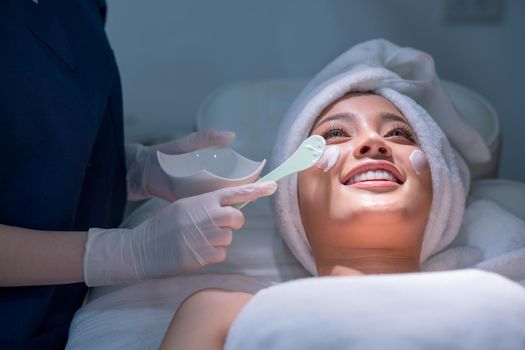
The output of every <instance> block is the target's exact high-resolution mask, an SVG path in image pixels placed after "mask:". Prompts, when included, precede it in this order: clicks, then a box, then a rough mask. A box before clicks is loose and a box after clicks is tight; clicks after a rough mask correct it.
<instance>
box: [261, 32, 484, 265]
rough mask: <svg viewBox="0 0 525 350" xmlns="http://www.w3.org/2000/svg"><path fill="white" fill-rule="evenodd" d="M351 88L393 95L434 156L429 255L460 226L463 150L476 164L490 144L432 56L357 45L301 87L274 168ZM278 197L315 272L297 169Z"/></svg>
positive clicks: (302, 256)
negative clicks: (466, 117)
mask: <svg viewBox="0 0 525 350" xmlns="http://www.w3.org/2000/svg"><path fill="white" fill-rule="evenodd" d="M352 91H354V92H359V91H361V92H374V93H375V94H378V95H381V96H383V97H385V98H386V99H388V100H389V101H390V102H392V103H393V104H394V105H395V106H396V107H397V108H398V109H399V110H400V111H401V112H402V113H403V115H404V116H405V117H406V118H407V120H408V121H409V123H410V125H411V126H412V128H413V129H414V131H415V132H416V134H417V136H418V139H419V140H420V143H421V148H422V150H423V152H424V153H425V155H426V156H427V158H428V160H429V164H430V172H431V176H432V189H433V198H432V205H431V209H430V215H429V219H428V222H427V226H426V229H425V233H424V237H423V246H422V249H421V258H420V261H421V262H423V261H425V260H426V259H427V258H429V257H430V256H431V255H433V254H435V253H437V252H439V251H440V250H442V249H443V248H445V247H446V246H447V245H448V244H449V243H450V242H451V241H452V240H453V239H454V237H455V236H456V235H457V233H458V231H459V228H460V225H461V221H462V217H463V213H464V207H465V197H466V193H467V192H468V188H469V185H470V174H469V171H468V168H467V166H466V164H465V162H464V161H463V159H462V157H464V158H465V159H466V160H467V161H468V162H469V163H472V164H474V163H480V162H485V161H487V160H488V159H490V153H489V150H488V148H487V146H486V145H485V143H484V142H483V140H482V139H481V136H480V135H479V134H478V133H477V132H476V131H475V130H474V129H472V128H471V127H470V126H469V125H468V124H466V123H465V122H463V120H462V119H460V117H459V116H458V114H457V112H456V110H455V109H454V106H453V105H452V103H451V101H450V99H449V98H448V96H447V95H446V93H445V91H444V90H443V88H442V86H441V83H440V81H439V78H438V76H437V74H436V72H435V69H434V61H433V59H432V57H431V56H430V55H428V54H426V53H424V52H421V51H418V50H415V49H412V48H402V47H399V46H397V45H394V44H392V43H390V42H388V41H386V40H383V39H378V40H371V41H367V42H364V43H362V44H359V45H356V46H354V47H352V48H351V49H350V50H348V51H347V52H345V53H343V54H342V55H341V56H339V57H338V58H336V59H335V60H334V61H333V62H331V63H330V64H328V66H326V67H325V68H324V69H323V70H322V71H321V72H320V73H319V74H317V75H316V76H315V77H314V79H313V80H312V81H311V82H310V83H309V84H308V85H307V86H306V87H305V88H304V89H303V91H302V92H301V93H300V94H299V96H298V97H297V98H296V99H295V101H294V103H293V104H292V106H291V107H290V109H289V110H288V112H287V113H286V115H285V117H284V119H283V121H282V123H281V126H280V128H279V133H278V135H277V143H276V145H275V147H274V150H273V154H272V161H271V163H272V165H273V167H275V166H277V165H279V164H281V163H282V162H283V161H285V160H286V159H287V158H288V157H289V156H290V155H291V154H292V153H293V152H294V151H295V150H296V149H297V147H298V146H299V145H300V143H301V142H302V141H303V140H304V139H305V138H306V137H308V134H309V133H310V130H311V128H312V126H313V124H314V122H315V121H316V119H317V118H318V116H319V115H320V114H321V112H322V111H323V110H324V109H325V108H326V107H327V106H329V105H330V104H331V103H333V102H334V101H336V100H337V99H339V98H340V97H342V96H343V95H345V94H346V93H348V92H352ZM438 125H439V126H438ZM445 135H446V136H445ZM449 140H450V143H449ZM451 144H452V146H453V147H454V148H452V146H451ZM456 151H457V152H459V154H460V155H461V156H460V155H459V154H458V153H456ZM273 200H274V212H275V216H276V221H277V226H278V228H279V231H280V232H281V234H282V236H283V238H284V240H285V241H286V243H287V245H288V247H289V248H290V249H291V251H292V252H293V254H294V255H295V257H296V258H297V259H298V260H299V261H300V262H301V263H302V265H303V266H304V267H305V268H306V269H307V270H308V271H309V272H310V273H312V274H314V275H316V274H317V271H316V267H315V262H314V260H313V256H312V254H311V250H310V245H309V243H308V240H307V237H306V233H305V230H304V227H303V225H302V222H301V217H300V213H299V202H298V196H297V175H293V176H289V177H287V178H285V179H283V180H281V181H280V183H279V189H278V191H277V193H276V194H275V196H274V199H273Z"/></svg>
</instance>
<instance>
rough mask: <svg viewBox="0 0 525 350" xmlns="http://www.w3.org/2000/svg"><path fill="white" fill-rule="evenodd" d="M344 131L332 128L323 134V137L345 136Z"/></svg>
mask: <svg viewBox="0 0 525 350" xmlns="http://www.w3.org/2000/svg"><path fill="white" fill-rule="evenodd" d="M345 136H347V135H346V133H345V132H344V131H343V130H341V129H332V130H330V131H328V132H327V133H325V134H324V138H325V139H331V138H334V137H345Z"/></svg>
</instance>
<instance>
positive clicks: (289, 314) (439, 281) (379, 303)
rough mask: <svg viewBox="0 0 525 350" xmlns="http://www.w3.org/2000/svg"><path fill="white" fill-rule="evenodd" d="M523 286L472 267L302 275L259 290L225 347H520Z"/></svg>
mask: <svg viewBox="0 0 525 350" xmlns="http://www.w3.org/2000/svg"><path fill="white" fill-rule="evenodd" d="M524 345H525V288H523V287H522V286H520V285H519V284H517V283H514V282H511V281H509V280H508V279H506V278H503V277H501V276H499V275H497V274H494V273H488V272H484V271H477V270H474V269H470V270H461V271H447V272H427V273H425V272H423V273H410V274H392V275H367V276H356V277H320V278H309V279H300V280H296V281H292V282H286V283H282V284H279V285H276V286H272V287H269V288H267V289H264V290H262V291H260V292H259V293H257V294H256V295H255V296H254V297H253V298H252V299H251V300H250V301H249V302H248V304H247V305H246V306H245V307H244V308H243V310H241V312H240V314H239V316H238V317H237V318H236V319H235V321H234V322H233V324H232V326H231V328H230V331H229V333H228V337H227V340H226V344H225V347H224V349H226V350H237V349H252V350H258V349H261V350H263V349H264V350H272V349H302V350H307V349H352V350H356V349H366V350H369V349H447V350H448V349H462V350H466V349H472V350H480V349H483V350H484V349H486V350H492V349H523V348H524Z"/></svg>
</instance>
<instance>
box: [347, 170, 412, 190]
mask: <svg viewBox="0 0 525 350" xmlns="http://www.w3.org/2000/svg"><path fill="white" fill-rule="evenodd" d="M344 185H345V186H352V185H358V186H359V187H362V186H366V187H369V186H374V187H384V186H392V185H402V182H401V181H400V180H398V179H397V178H396V177H395V176H394V174H392V173H391V172H390V171H388V170H384V169H381V170H368V171H364V172H362V173H359V174H357V175H355V176H353V177H352V178H351V179H349V180H348V181H346V182H345V183H344Z"/></svg>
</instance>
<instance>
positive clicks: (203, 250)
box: [84, 182, 277, 287]
mask: <svg viewBox="0 0 525 350" xmlns="http://www.w3.org/2000/svg"><path fill="white" fill-rule="evenodd" d="M276 189H277V184H276V183H275V182H263V183H253V184H248V185H242V186H238V187H228V188H223V189H220V190H217V191H214V192H209V193H205V194H201V195H198V196H194V197H188V198H183V199H180V200H178V201H176V202H173V203H171V204H169V205H167V206H166V207H164V208H163V209H161V210H160V211H158V212H157V213H156V214H154V215H153V216H152V217H151V218H149V219H148V220H146V221H145V222H144V223H142V224H141V225H139V226H137V227H135V228H133V229H97V228H92V229H90V230H89V233H88V239H87V243H86V251H85V253H84V280H85V282H86V284H87V285H88V286H90V287H91V286H102V285H110V284H116V283H126V282H133V281H137V280H144V279H151V278H156V277H165V276H173V275H177V274H181V273H185V272H189V271H192V270H195V269H197V268H199V267H201V266H204V265H207V264H213V263H218V262H221V261H223V260H224V259H225V258H226V247H228V246H229V245H230V244H231V242H232V230H236V229H239V228H240V227H241V226H242V225H243V224H244V216H243V214H242V212H241V211H240V210H238V209H235V208H234V207H232V206H231V205H233V204H236V203H240V202H244V201H253V200H256V199H257V198H259V197H262V196H268V195H271V194H272V193H274V192H275V190H276Z"/></svg>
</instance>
